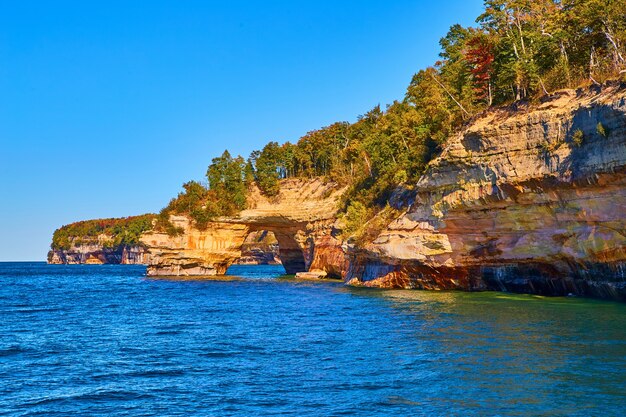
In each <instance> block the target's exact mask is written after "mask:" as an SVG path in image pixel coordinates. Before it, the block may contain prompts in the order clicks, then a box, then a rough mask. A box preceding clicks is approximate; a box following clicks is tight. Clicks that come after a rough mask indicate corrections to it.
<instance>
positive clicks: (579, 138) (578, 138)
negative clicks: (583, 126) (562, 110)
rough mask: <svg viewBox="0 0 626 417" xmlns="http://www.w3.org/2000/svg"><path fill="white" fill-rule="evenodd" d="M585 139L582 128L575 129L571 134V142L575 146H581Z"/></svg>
mask: <svg viewBox="0 0 626 417" xmlns="http://www.w3.org/2000/svg"><path fill="white" fill-rule="evenodd" d="M584 141H585V134H584V133H583V131H582V130H580V129H576V130H575V131H574V134H573V135H572V143H573V144H574V145H576V146H581V145H582V144H583V142H584Z"/></svg>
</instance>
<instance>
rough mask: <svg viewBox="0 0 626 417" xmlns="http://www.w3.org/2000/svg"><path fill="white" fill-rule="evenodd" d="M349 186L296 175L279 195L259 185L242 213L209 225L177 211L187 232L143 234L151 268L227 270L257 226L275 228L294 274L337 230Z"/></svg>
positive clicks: (157, 271)
mask: <svg viewBox="0 0 626 417" xmlns="http://www.w3.org/2000/svg"><path fill="white" fill-rule="evenodd" d="M343 191H344V189H342V188H340V187H338V186H337V185H336V184H334V183H330V182H324V181H322V180H320V179H314V180H309V181H304V180H298V179H290V180H285V181H283V182H282V183H281V190H280V194H279V195H278V196H276V197H272V198H267V197H265V196H263V195H262V194H261V193H260V192H259V190H258V189H256V188H254V189H252V191H251V192H250V195H249V197H248V207H249V208H248V209H246V210H243V211H242V212H241V213H240V214H239V215H238V216H236V217H225V218H220V219H219V220H218V221H215V222H211V223H209V225H208V227H207V228H206V229H205V230H198V229H195V228H194V227H193V225H192V224H191V223H190V220H189V219H187V218H186V217H183V216H171V217H170V220H171V221H172V222H173V223H174V225H175V226H177V227H180V228H182V229H183V233H182V234H181V235H179V236H169V235H167V234H165V233H159V232H150V233H146V234H144V235H143V237H142V239H141V240H142V243H143V244H145V245H146V246H147V248H148V251H149V253H150V263H149V265H148V270H147V273H148V275H151V276H156V275H173V276H181V275H183V276H184V275H219V274H223V273H224V272H226V269H227V268H228V266H230V265H231V264H232V263H234V262H235V261H236V260H238V259H240V258H241V256H242V253H241V248H242V245H243V244H244V241H245V239H246V237H247V236H248V235H249V234H250V233H253V232H257V231H271V232H272V233H273V234H274V236H275V238H276V240H277V242H278V246H279V257H280V260H281V262H282V264H283V266H284V268H285V270H286V271H287V273H288V274H295V273H296V272H302V271H306V270H308V269H309V268H310V267H311V265H312V263H313V261H314V259H315V250H316V242H317V241H319V240H322V239H323V237H324V236H325V235H328V234H330V233H331V232H332V225H333V222H334V221H335V218H336V216H337V210H338V207H339V204H338V199H339V197H340V196H341V195H342V193H343ZM337 247H338V248H339V250H341V249H340V246H337ZM342 258H343V257H342Z"/></svg>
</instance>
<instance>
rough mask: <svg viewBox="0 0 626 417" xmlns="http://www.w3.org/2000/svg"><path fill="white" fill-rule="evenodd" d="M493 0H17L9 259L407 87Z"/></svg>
mask: <svg viewBox="0 0 626 417" xmlns="http://www.w3.org/2000/svg"><path fill="white" fill-rule="evenodd" d="M481 8H482V1H480V0H472V1H468V0H452V1H446V2H432V1H417V0H414V1H404V0H397V1H388V0H387V1H384V0H378V1H366V0H360V1H338V0H333V1H326V0H324V1H306V2H305V1H297V0H294V1H286V0H285V1H271V0H264V1H256V2H252V1H184V2H183V1H174V0H172V1H157V0H152V1H144V2H141V1H134V2H127V1H99V2H92V1H72V2H70V1H63V0H57V1H27V0H21V1H13V2H9V1H5V2H2V4H0V145H1V150H0V196H1V198H2V204H0V260H4V261H8V260H44V259H45V255H46V252H47V251H48V248H49V244H50V239H51V236H52V232H53V231H54V229H56V228H57V227H59V226H61V225H63V224H67V223H71V222H73V221H77V220H83V219H90V218H99V217H120V216H128V215H134V214H141V213H145V212H157V211H159V210H160V209H161V208H162V207H163V206H164V205H166V204H167V202H168V201H169V199H170V198H171V197H173V196H175V195H176V193H177V192H178V191H179V190H180V186H181V184H182V183H183V182H185V181H188V180H190V179H202V177H203V175H204V173H205V171H206V167H207V165H208V164H209V162H210V160H211V158H213V157H215V156H217V155H219V154H221V153H222V151H223V150H224V149H225V148H228V149H229V150H230V151H231V153H233V154H241V155H242V156H244V157H247V156H248V154H249V153H250V151H252V150H254V149H258V148H261V147H262V146H263V145H264V144H265V143H266V142H267V141H269V140H276V141H279V142H283V141H287V140H291V141H295V140H297V139H298V137H300V136H301V135H303V134H304V133H306V132H307V131H309V130H312V129H315V128H318V127H321V126H324V125H328V124H330V123H333V122H335V121H341V120H346V121H354V120H356V118H357V116H358V115H359V114H363V113H365V112H366V111H367V110H369V109H371V108H372V107H373V106H375V105H376V104H378V103H380V104H381V105H384V104H387V103H390V102H392V101H393V100H394V99H400V98H402V97H403V94H404V90H405V88H406V86H407V85H408V83H409V81H410V79H411V76H412V75H413V74H414V73H415V72H417V71H418V70H419V69H420V68H424V67H426V66H428V65H431V64H432V63H433V62H434V61H436V60H437V54H438V52H439V46H438V40H439V38H440V37H441V36H443V35H445V33H446V32H447V30H448V28H449V26H450V25H452V24H454V23H461V24H464V25H470V24H473V22H474V19H475V18H476V16H478V15H479V14H480V10H481Z"/></svg>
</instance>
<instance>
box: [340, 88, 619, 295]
mask: <svg viewBox="0 0 626 417" xmlns="http://www.w3.org/2000/svg"><path fill="white" fill-rule="evenodd" d="M599 124H600V126H599ZM391 204H392V205H394V206H396V207H398V208H402V209H404V213H403V214H402V215H401V216H400V217H399V218H397V219H396V220H395V221H393V222H392V223H391V224H390V225H389V226H388V227H387V228H386V229H385V230H384V231H383V232H382V233H381V234H380V235H379V236H378V238H376V239H375V240H374V241H373V242H372V243H371V244H368V245H366V246H365V247H363V248H355V247H353V246H351V245H345V250H346V252H347V254H348V259H349V267H348V270H347V271H346V274H345V278H346V280H347V281H348V282H349V283H351V284H355V285H365V286H376V287H400V288H424V289H463V290H481V289H495V290H509V291H516V292H529V293H540V294H554V295H563V294H570V293H572V294H582V295H592V296H599V297H604V298H616V299H626V273H625V271H626V89H625V88H624V85H621V86H620V85H612V86H606V87H603V88H602V89H601V90H600V89H598V90H595V91H589V90H586V91H579V92H574V91H563V92H560V93H559V94H556V95H555V96H554V97H552V98H551V99H550V100H547V101H545V102H544V103H543V104H541V105H539V106H536V107H534V108H530V107H529V108H523V107H520V108H516V109H513V108H509V109H500V110H496V111H491V112H489V113H488V114H485V115H483V116H482V117H480V118H478V119H476V120H475V121H474V122H473V123H471V125H470V126H469V127H468V128H467V129H465V130H464V131H463V132H462V133H460V134H459V135H457V136H456V137H455V138H453V140H451V142H450V143H449V145H448V146H447V147H446V149H445V150H444V152H443V153H442V155H440V156H439V157H438V158H437V159H435V160H434V161H432V162H431V163H430V165H429V168H428V170H427V172H426V174H425V175H424V176H423V177H422V178H421V179H420V180H419V182H418V183H417V184H416V185H415V187H414V189H413V190H406V189H405V190H398V191H397V192H396V193H395V195H394V197H393V198H392V200H391Z"/></svg>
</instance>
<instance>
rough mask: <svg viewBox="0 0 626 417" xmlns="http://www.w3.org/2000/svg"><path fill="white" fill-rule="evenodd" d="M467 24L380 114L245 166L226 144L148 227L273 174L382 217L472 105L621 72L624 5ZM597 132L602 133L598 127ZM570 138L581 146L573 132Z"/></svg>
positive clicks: (214, 204) (512, 5) (523, 9)
mask: <svg viewBox="0 0 626 417" xmlns="http://www.w3.org/2000/svg"><path fill="white" fill-rule="evenodd" d="M476 21H477V24H478V25H477V26H476V27H463V26H461V25H453V26H452V27H451V28H450V30H449V31H448V33H447V34H446V36H444V37H443V38H442V39H441V41H440V46H441V52H440V58H441V59H440V61H438V62H436V63H434V64H433V66H431V67H428V68H426V69H423V70H420V71H418V72H417V73H416V74H415V75H414V76H413V78H412V79H411V82H410V84H409V85H408V87H407V90H406V94H405V96H404V98H403V99H402V100H401V101H395V102H393V103H392V104H391V105H388V106H387V107H386V108H385V109H384V110H383V109H381V106H380V105H377V106H375V107H374V108H372V109H371V110H370V111H369V112H367V113H365V114H364V115H362V116H360V117H359V118H358V120H357V121H356V122H354V123H347V122H338V123H333V124H331V125H329V126H325V127H322V128H320V129H317V130H313V131H311V132H308V133H306V134H305V135H304V136H302V137H301V138H299V140H297V141H296V142H295V143H290V142H286V143H284V144H282V145H281V144H279V143H277V142H269V143H268V144H267V145H265V146H264V147H263V149H261V150H257V151H254V152H252V153H251V154H250V157H249V158H248V160H247V161H244V160H243V159H242V158H241V157H236V158H233V157H231V155H230V154H229V153H228V152H227V151H226V152H224V154H222V156H221V157H219V158H215V159H213V161H212V164H211V165H210V166H209V169H208V170H207V179H208V182H209V187H210V188H209V187H204V186H203V185H201V184H199V183H194V182H190V183H187V184H185V186H184V191H183V192H182V193H181V194H179V195H178V197H177V198H175V199H173V200H172V201H171V202H170V204H169V205H168V207H166V208H165V209H164V211H163V212H162V213H161V215H160V217H159V220H158V222H157V224H158V227H160V228H163V229H164V230H168V231H169V232H170V233H176V232H177V231H176V230H175V229H172V227H169V226H168V225H167V223H168V222H167V217H168V215H169V214H184V215H187V216H189V217H191V218H192V219H193V220H194V222H195V224H196V226H197V227H199V228H203V227H206V225H207V224H208V222H210V221H211V220H213V219H214V218H216V217H219V216H222V215H231V214H234V213H236V212H238V211H239V210H241V209H243V208H245V202H246V193H247V191H248V186H249V185H250V184H251V183H252V182H256V184H257V186H258V187H259V189H260V190H261V192H262V193H263V194H265V195H266V196H269V197H272V196H276V195H278V194H279V192H280V186H279V183H280V180H281V179H285V178H293V177H297V178H311V177H315V176H323V177H325V178H327V179H329V180H332V181H335V182H337V183H339V184H342V185H347V186H348V191H347V193H346V194H345V196H344V208H345V209H346V210H348V211H350V216H348V217H347V219H351V218H352V217H351V216H353V217H354V216H356V217H355V218H357V217H358V216H357V214H359V215H362V214H363V211H362V210H360V208H363V207H364V208H367V210H368V213H369V215H371V214H372V213H387V212H388V211H389V210H388V209H386V208H385V207H386V206H387V202H388V199H389V196H390V195H391V194H392V192H393V190H394V189H395V188H396V187H397V186H398V185H399V184H401V183H405V182H411V181H416V180H417V179H419V177H420V176H421V175H422V174H423V173H424V170H425V169H426V166H427V164H428V162H429V161H430V160H431V159H432V158H433V157H434V156H435V155H436V154H437V153H438V152H439V151H440V150H441V149H442V147H443V146H444V145H445V143H446V141H447V140H448V138H449V137H451V135H453V134H454V132H456V131H458V130H459V129H460V128H462V126H463V125H464V124H465V123H467V122H468V120H470V119H471V118H472V117H474V116H475V115H477V114H479V113H480V112H481V111H483V110H485V109H487V108H489V107H490V106H491V105H499V104H506V103H510V102H512V101H514V100H533V99H535V98H538V97H540V96H542V95H545V94H549V93H552V92H554V91H555V90H556V89H560V88H565V87H577V86H580V85H585V84H589V83H596V82H602V81H604V80H606V79H608V78H610V77H616V76H618V74H619V73H620V71H623V70H625V69H626V61H625V59H624V58H625V57H626V49H625V46H626V0H532V1H531V0H486V1H485V3H484V12H483V13H482V14H481V15H480V16H479V17H478V19H477V20H476ZM597 132H598V134H599V135H601V136H606V135H607V132H606V130H605V129H604V126H602V125H600V124H599V125H598V127H597ZM571 141H572V143H573V144H574V145H576V146H580V145H582V143H583V141H584V135H583V133H582V131H580V132H578V131H577V132H574V134H573V137H572V138H571ZM543 148H545V149H544V150H543V151H544V153H545V152H546V151H550V149H549V148H548V147H546V146H544V147H543ZM540 151H541V150H540ZM348 202H349V203H348ZM359 205H360V206H359ZM357 208H359V210H357ZM375 218H376V219H377V220H376V221H377V222H380V221H383V220H384V219H385V218H386V217H385V216H381V215H376V216H375ZM381 219H383V220H381ZM350 221H352V220H350ZM349 223H350V222H349ZM370 223H371V222H368V224H370ZM374 223H375V222H374ZM374 223H371V224H374ZM351 227H352V226H350V225H348V228H349V230H351V229H350V228H351Z"/></svg>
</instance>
